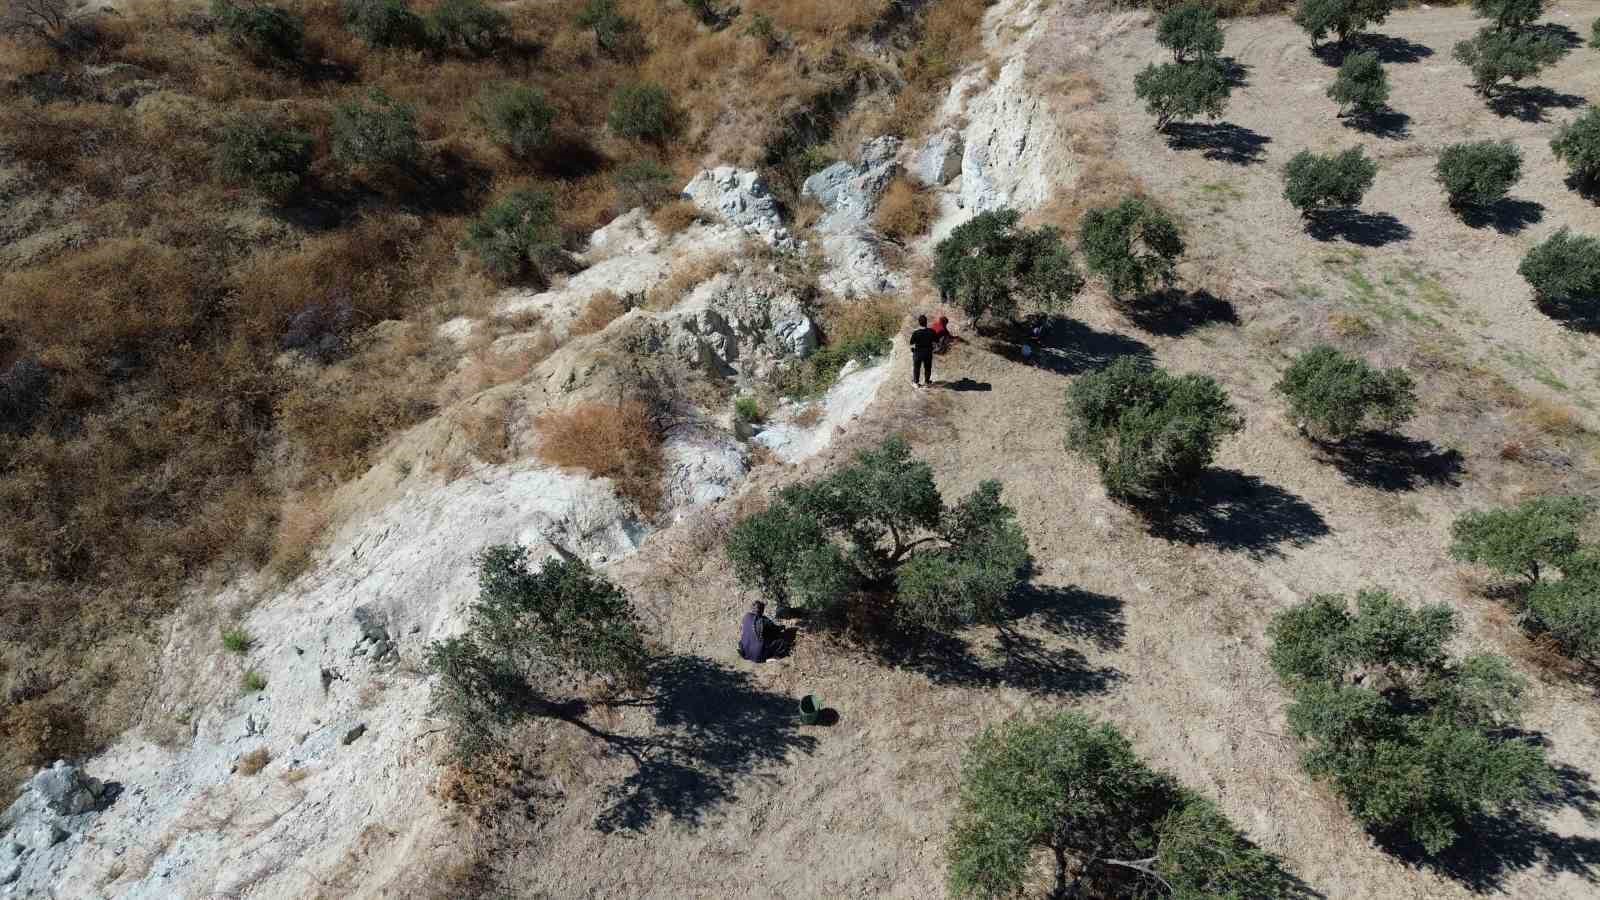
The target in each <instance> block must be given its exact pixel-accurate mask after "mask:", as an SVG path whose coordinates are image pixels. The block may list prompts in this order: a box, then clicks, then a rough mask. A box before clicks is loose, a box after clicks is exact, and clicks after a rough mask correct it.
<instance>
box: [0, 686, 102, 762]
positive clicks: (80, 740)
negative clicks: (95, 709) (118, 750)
mask: <svg viewBox="0 0 1600 900" xmlns="http://www.w3.org/2000/svg"><path fill="white" fill-rule="evenodd" d="M88 725H89V723H87V722H85V721H84V718H83V714H82V713H80V712H79V711H78V710H76V709H73V708H72V707H71V706H68V705H67V704H65V703H56V702H52V701H50V700H47V699H44V698H42V697H40V698H35V699H32V700H23V701H21V702H12V703H10V704H0V751H4V752H3V753H0V764H3V765H6V766H7V767H8V768H10V769H11V770H12V771H14V772H16V770H18V769H34V768H37V767H39V766H44V765H49V764H50V762H51V761H53V760H57V759H72V758H74V757H77V756H80V755H82V754H83V753H85V752H87V751H89V750H91V749H93V744H92V742H91V740H90V737H89V727H88ZM16 774H18V775H21V774H22V773H21V772H16Z"/></svg>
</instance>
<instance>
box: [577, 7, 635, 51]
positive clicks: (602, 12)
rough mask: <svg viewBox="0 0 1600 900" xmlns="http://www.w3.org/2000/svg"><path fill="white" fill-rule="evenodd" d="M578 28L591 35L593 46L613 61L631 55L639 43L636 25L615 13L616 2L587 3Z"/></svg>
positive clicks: (616, 10)
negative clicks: (587, 31)
mask: <svg viewBox="0 0 1600 900" xmlns="http://www.w3.org/2000/svg"><path fill="white" fill-rule="evenodd" d="M576 22H577V25H578V27H579V28H587V29H589V30H590V31H593V32H594V44H595V46H596V47H598V48H599V49H600V52H601V53H604V54H606V55H607V56H610V57H613V58H625V57H628V56H631V55H633V54H634V53H635V52H636V51H637V50H638V49H639V46H640V44H641V43H642V39H641V36H640V32H639V23H638V22H637V21H635V20H633V19H631V18H629V17H628V16H625V15H623V14H622V12H621V11H619V10H618V9H617V0H589V2H588V3H585V4H584V6H583V9H582V10H580V11H579V12H578V16H577V19H576Z"/></svg>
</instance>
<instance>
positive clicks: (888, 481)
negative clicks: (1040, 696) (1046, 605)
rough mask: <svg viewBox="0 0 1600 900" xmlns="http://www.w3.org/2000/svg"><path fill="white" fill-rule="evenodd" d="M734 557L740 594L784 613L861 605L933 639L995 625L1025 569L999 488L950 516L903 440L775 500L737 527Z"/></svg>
mask: <svg viewBox="0 0 1600 900" xmlns="http://www.w3.org/2000/svg"><path fill="white" fill-rule="evenodd" d="M726 551H727V554H728V559H729V561H730V562H731V563H732V564H733V571H734V574H735V575H736V576H737V577H738V579H739V582H740V584H742V585H743V586H745V587H746V588H748V589H751V590H757V591H760V592H762V593H763V594H765V595H766V596H767V597H769V598H770V599H772V600H773V601H774V602H776V603H778V604H780V605H783V606H799V607H807V608H811V609H817V610H820V611H823V612H825V613H832V612H838V611H841V610H843V609H845V608H846V604H847V602H848V601H850V600H852V599H853V598H865V599H869V600H877V601H881V603H883V604H886V605H887V606H888V612H889V613H890V614H891V615H892V616H893V617H894V618H895V619H897V620H898V621H900V622H902V623H904V624H908V625H916V626H921V627H926V628H933V629H939V628H948V627H952V626H955V625H959V624H965V623H971V622H987V621H993V620H995V619H996V618H997V617H998V616H999V615H1000V612H1001V610H1002V604H1003V602H1004V600H1005V598H1006V596H1007V595H1008V594H1010V592H1011V591H1012V589H1013V588H1015V587H1016V586H1017V584H1018V583H1019V582H1020V580H1021V578H1022V575H1023V573H1024V571H1025V568H1026V566H1027V564H1028V541H1027V538H1026V536H1025V535H1023V533H1022V529H1021V528H1020V527H1018V525H1017V523H1016V516H1015V514H1014V513H1013V512H1012V510H1011V508H1010V507H1008V506H1006V505H1005V504H1004V503H1002V502H1001V501H1000V483H999V482H997V481H986V482H983V483H982V484H980V485H979V486H978V487H977V489H976V490H974V491H973V492H972V493H971V494H969V495H968V496H967V497H966V498H964V499H963V500H961V501H960V502H958V503H956V504H955V505H954V506H946V505H945V501H944V498H943V496H942V495H941V494H940V491H939V488H938V486H937V484H935V482H934V480H933V470H932V469H931V468H930V467H929V466H928V464H927V463H925V462H923V461H921V460H919V459H917V458H915V457H913V456H912V455H911V450H910V448H909V447H908V446H907V445H906V443H905V442H904V441H903V440H900V439H899V438H891V439H890V440H888V441H885V442H884V443H883V444H882V445H881V446H879V447H877V448H876V449H873V450H867V451H863V452H861V453H859V454H857V456H856V460H855V463H854V464H853V465H850V466H847V467H845V468H843V469H840V470H839V471H836V472H834V473H832V474H831V475H828V476H825V477H823V478H821V479H818V480H815V481H810V482H804V483H801V484H794V485H790V486H788V487H786V488H783V489H782V490H780V491H778V492H777V493H776V494H775V495H774V496H773V498H772V503H771V505H770V506H768V507H767V509H765V510H763V511H762V512H759V513H756V514H755V515H752V516H750V517H748V518H746V519H744V520H743V521H741V522H739V523H738V524H737V525H735V526H734V528H733V530H732V531H731V532H730V533H729V535H728V540H727V544H726Z"/></svg>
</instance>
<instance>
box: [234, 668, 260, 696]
mask: <svg viewBox="0 0 1600 900" xmlns="http://www.w3.org/2000/svg"><path fill="white" fill-rule="evenodd" d="M239 689H240V690H242V691H244V692H245V693H246V694H258V693H260V692H262V691H264V690H266V689H267V676H265V675H262V674H261V673H260V672H257V671H256V670H255V669H246V670H245V673H244V674H243V675H241V676H239Z"/></svg>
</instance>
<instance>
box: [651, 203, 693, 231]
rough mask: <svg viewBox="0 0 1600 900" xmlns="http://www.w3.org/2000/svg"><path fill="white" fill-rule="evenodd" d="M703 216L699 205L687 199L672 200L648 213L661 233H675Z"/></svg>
mask: <svg viewBox="0 0 1600 900" xmlns="http://www.w3.org/2000/svg"><path fill="white" fill-rule="evenodd" d="M702 218H704V216H703V215H702V214H701V212H700V207H698V206H695V205H694V203H693V202H692V201H689V200H674V201H672V202H671V203H666V204H663V205H662V206H660V207H659V208H657V209H656V210H655V211H654V212H652V213H651V214H650V221H652V222H654V223H656V227H657V228H659V229H661V233H662V234H669V235H670V234H677V233H678V232H680V231H682V230H684V229H685V228H688V227H689V226H690V225H693V224H694V223H696V222H698V221H700V220H701V219H702Z"/></svg>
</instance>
